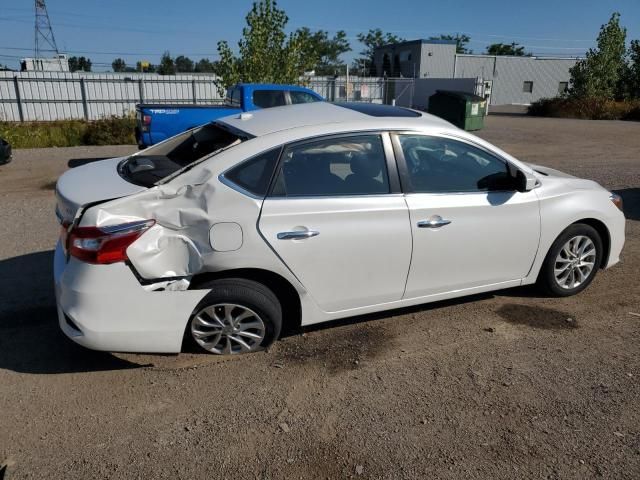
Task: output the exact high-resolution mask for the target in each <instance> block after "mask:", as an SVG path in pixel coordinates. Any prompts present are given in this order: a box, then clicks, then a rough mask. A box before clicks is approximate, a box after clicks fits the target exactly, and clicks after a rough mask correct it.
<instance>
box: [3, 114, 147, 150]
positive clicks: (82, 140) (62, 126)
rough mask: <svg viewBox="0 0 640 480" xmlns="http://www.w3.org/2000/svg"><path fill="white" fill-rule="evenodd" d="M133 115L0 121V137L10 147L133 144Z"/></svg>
mask: <svg viewBox="0 0 640 480" xmlns="http://www.w3.org/2000/svg"><path fill="white" fill-rule="evenodd" d="M134 128H135V119H134V118H130V117H126V118H120V117H110V118H106V119H102V120H96V121H93V122H85V121H84V120H59V121H55V122H26V123H14V122H0V137H2V138H4V139H5V140H7V141H8V142H9V143H10V144H11V145H12V147H13V148H45V147H75V146H78V145H127V144H134V143H135V137H134Z"/></svg>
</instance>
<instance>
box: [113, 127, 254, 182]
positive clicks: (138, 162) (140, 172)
mask: <svg viewBox="0 0 640 480" xmlns="http://www.w3.org/2000/svg"><path fill="white" fill-rule="evenodd" d="M247 139H248V135H245V134H243V132H239V131H232V130H230V129H229V128H227V127H225V126H223V125H220V124H216V123H209V124H207V125H203V126H202V127H199V128H196V129H193V130H189V131H187V132H184V133H181V134H180V135H176V136H175V137H173V138H171V139H169V140H167V141H166V142H163V143H160V144H158V145H155V146H153V147H150V148H148V149H146V150H144V151H143V152H142V153H139V154H137V155H134V156H131V157H129V158H128V159H126V160H125V161H124V162H122V163H121V164H120V165H119V167H118V172H119V173H120V176H122V178H124V179H125V180H127V181H128V182H131V183H134V184H136V185H142V186H144V187H152V186H154V185H156V184H157V183H159V182H161V181H163V180H165V181H166V180H169V179H170V178H172V177H173V176H176V175H178V174H179V173H182V172H183V171H186V170H188V169H189V168H191V167H193V166H195V165H197V164H198V163H199V162H198V161H199V160H204V159H206V158H208V157H209V156H211V154H215V153H218V152H221V151H222V150H225V149H227V148H229V147H232V146H234V145H236V144H238V143H240V142H242V141H244V140H247Z"/></svg>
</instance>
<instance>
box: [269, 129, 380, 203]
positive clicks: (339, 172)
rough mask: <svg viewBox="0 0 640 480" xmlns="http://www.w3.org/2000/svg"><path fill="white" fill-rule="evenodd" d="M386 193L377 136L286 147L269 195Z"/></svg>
mask: <svg viewBox="0 0 640 480" xmlns="http://www.w3.org/2000/svg"><path fill="white" fill-rule="evenodd" d="M389 191H390V189H389V177H388V175H387V166H386V159H385V154H384V148H383V146H382V139H381V138H380V136H379V135H357V136H348V137H334V138H330V139H325V140H319V141H315V142H309V143H304V144H302V145H293V146H291V147H287V148H286V149H285V150H284V152H283V154H282V162H281V167H280V170H279V172H278V176H277V178H276V182H275V185H274V188H273V192H272V195H273V196H276V197H298V196H342V195H376V194H384V193H389Z"/></svg>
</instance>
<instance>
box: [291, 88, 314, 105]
mask: <svg viewBox="0 0 640 480" xmlns="http://www.w3.org/2000/svg"><path fill="white" fill-rule="evenodd" d="M289 95H291V103H292V104H294V105H295V104H298V103H313V102H318V101H319V99H318V98H316V97H314V96H313V95H311V94H310V93H307V92H297V91H294V90H292V91H291V92H289Z"/></svg>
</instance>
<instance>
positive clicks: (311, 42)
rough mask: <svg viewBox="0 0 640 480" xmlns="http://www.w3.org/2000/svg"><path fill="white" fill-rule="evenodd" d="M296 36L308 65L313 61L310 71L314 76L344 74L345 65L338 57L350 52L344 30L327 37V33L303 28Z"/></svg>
mask: <svg viewBox="0 0 640 480" xmlns="http://www.w3.org/2000/svg"><path fill="white" fill-rule="evenodd" d="M296 34H297V35H298V38H299V39H300V42H301V43H302V45H303V48H304V49H305V51H304V55H305V56H306V57H308V58H309V59H310V63H311V59H313V64H314V65H313V67H312V69H313V70H315V72H316V75H336V74H338V75H339V74H343V73H344V72H345V70H346V65H345V63H344V62H343V61H342V60H341V59H340V55H342V54H343V53H346V52H349V51H351V45H350V44H349V41H348V40H347V33H346V32H345V31H344V30H340V31H338V32H337V33H336V34H335V35H334V36H333V37H329V33H328V32H326V31H324V30H318V31H316V32H312V31H311V30H310V29H309V28H307V27H303V28H300V29H298V30H297V32H296Z"/></svg>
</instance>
